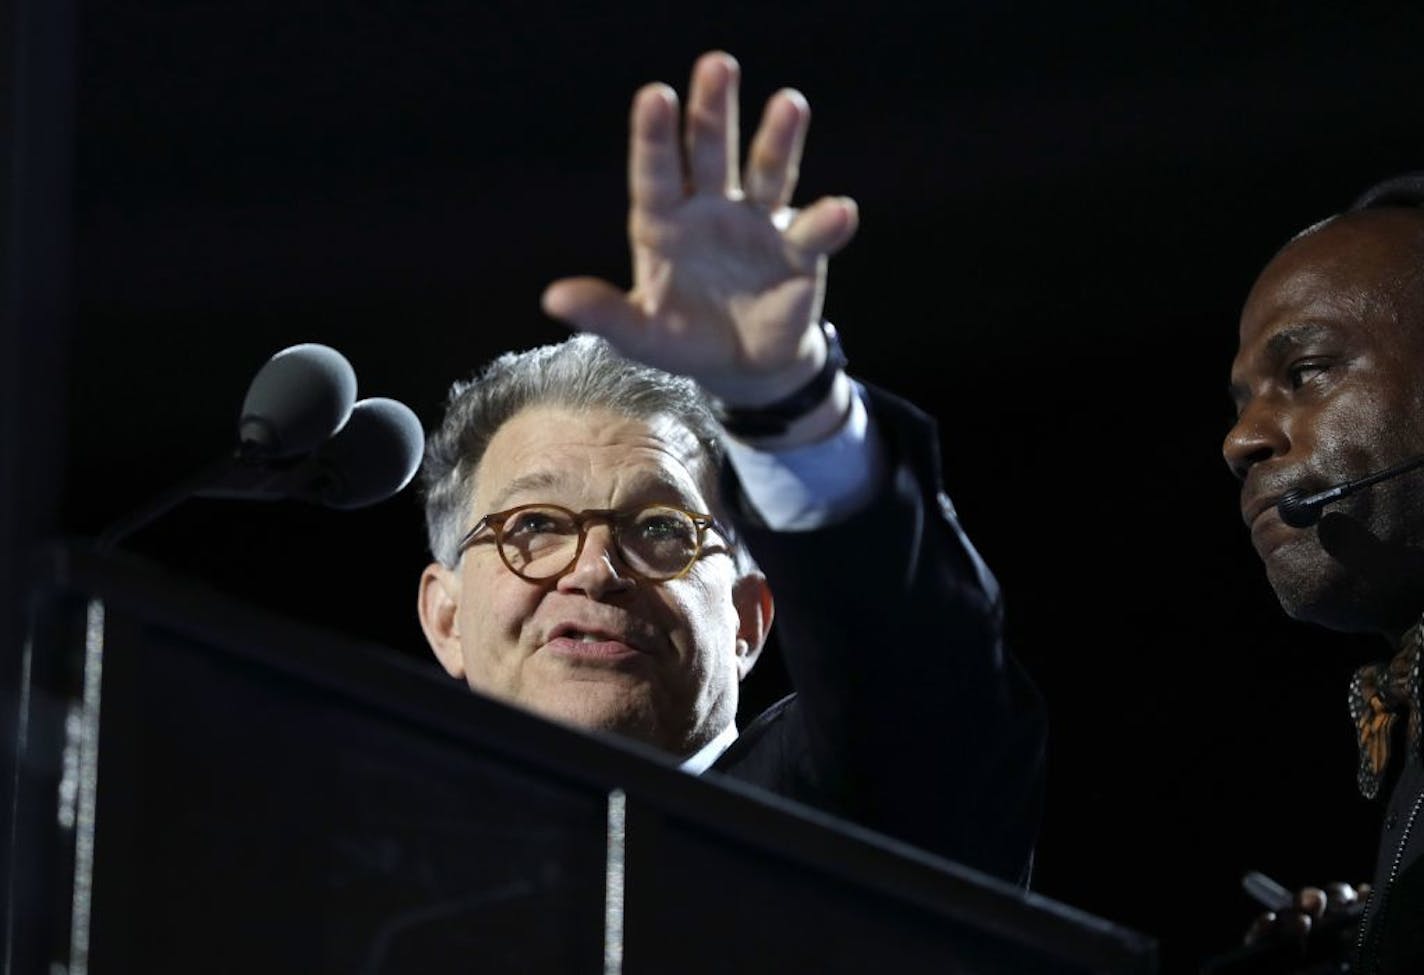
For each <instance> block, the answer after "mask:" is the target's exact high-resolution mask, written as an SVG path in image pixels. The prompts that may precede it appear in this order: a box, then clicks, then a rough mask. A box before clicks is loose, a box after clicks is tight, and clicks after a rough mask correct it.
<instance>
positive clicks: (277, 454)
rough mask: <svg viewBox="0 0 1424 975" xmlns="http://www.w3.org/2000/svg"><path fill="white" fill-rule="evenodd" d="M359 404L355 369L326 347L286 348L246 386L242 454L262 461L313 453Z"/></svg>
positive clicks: (240, 422) (240, 427) (240, 433)
mask: <svg viewBox="0 0 1424 975" xmlns="http://www.w3.org/2000/svg"><path fill="white" fill-rule="evenodd" d="M355 402H356V371H355V370H354V369H352V368H351V363H350V362H348V361H346V357H345V356H344V355H342V354H341V353H340V352H337V351H336V350H335V349H333V348H331V347H330V346H328V345H318V344H317V343H315V342H307V343H304V344H302V345H294V346H292V347H290V348H287V349H283V350H282V351H281V352H278V353H277V354H276V355H274V356H273V357H272V358H270V359H268V360H267V362H266V364H265V365H263V367H262V368H261V369H260V370H258V372H257V375H255V376H253V377H252V382H251V383H250V384H249V385H248V387H247V396H246V397H245V398H244V399H243V401H242V413H241V415H240V418H239V419H238V421H237V439H238V443H239V444H241V449H242V452H243V456H244V457H249V458H260V459H263V460H270V459H277V458H281V457H295V456H298V455H301V454H306V453H310V452H311V451H313V450H315V449H316V448H317V447H319V446H320V445H321V444H323V443H325V442H326V441H327V440H328V439H329V438H330V437H331V435H332V434H334V433H336V432H337V431H338V430H340V429H341V427H342V426H343V425H344V424H345V423H346V419H347V417H349V416H350V415H351V408H352V406H353V404H354V403H355Z"/></svg>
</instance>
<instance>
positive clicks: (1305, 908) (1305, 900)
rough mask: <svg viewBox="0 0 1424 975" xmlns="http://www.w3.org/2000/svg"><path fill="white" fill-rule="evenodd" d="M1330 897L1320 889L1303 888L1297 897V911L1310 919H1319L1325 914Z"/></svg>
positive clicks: (1297, 893)
mask: <svg viewBox="0 0 1424 975" xmlns="http://www.w3.org/2000/svg"><path fill="white" fill-rule="evenodd" d="M1328 900H1329V898H1328V897H1326V895H1325V891H1323V890H1321V889H1320V888H1319V887H1302V888H1301V889H1300V890H1299V891H1297V892H1296V895H1295V909H1296V910H1297V911H1299V912H1300V913H1302V914H1305V915H1308V916H1309V917H1313V918H1318V917H1320V916H1321V915H1323V914H1324V913H1325V906H1326V903H1327V901H1328Z"/></svg>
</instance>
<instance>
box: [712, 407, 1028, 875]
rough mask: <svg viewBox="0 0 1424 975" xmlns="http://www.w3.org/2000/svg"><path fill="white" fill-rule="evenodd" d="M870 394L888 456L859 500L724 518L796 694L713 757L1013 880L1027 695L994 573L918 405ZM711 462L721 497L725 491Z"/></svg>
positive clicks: (1024, 805)
mask: <svg viewBox="0 0 1424 975" xmlns="http://www.w3.org/2000/svg"><path fill="white" fill-rule="evenodd" d="M868 393H869V404H870V408H871V412H872V414H873V415H874V416H875V419H876V422H877V423H878V424H879V427H880V430H881V433H882V435H883V438H884V440H885V443H886V446H887V448H888V449H889V451H890V454H891V456H890V458H889V465H888V467H889V472H888V475H887V477H886V479H885V482H884V483H883V484H882V485H881V487H880V490H879V493H878V495H877V496H876V498H875V500H874V501H873V503H871V504H870V505H869V506H867V507H866V508H864V509H863V510H861V511H860V512H858V513H856V514H855V515H853V516H851V517H850V518H849V519H847V520H845V521H843V522H841V523H838V524H834V525H831V526H828V527H826V528H823V529H819V530H816V531H812V532H773V531H769V530H767V529H765V528H762V527H758V526H757V525H756V524H754V523H753V518H752V517H751V516H750V515H749V514H748V513H747V512H746V510H745V506H743V511H742V513H741V515H740V517H737V521H738V527H739V528H740V529H741V531H742V533H743V536H744V538H745V540H746V542H747V544H749V545H750V547H751V551H752V553H753V554H754V555H755V556H756V559H757V561H758V562H759V563H760V565H761V567H762V569H763V571H765V572H766V575H767V578H768V579H769V580H770V582H771V587H772V591H773V593H774V595H775V598H776V627H777V632H778V633H779V634H780V637H779V640H780V646H781V650H782V653H783V655H784V658H785V662H786V668H787V671H788V672H789V674H790V676H791V682H792V685H793V686H794V687H795V689H796V693H795V694H794V695H792V696H791V697H789V698H787V699H785V700H783V701H781V702H780V703H779V704H777V705H775V706H774V707H772V708H771V709H770V710H768V712H767V713H766V714H764V715H762V716H761V717H759V718H758V719H757V720H756V721H755V722H753V723H752V724H751V725H749V726H748V727H747V728H746V729H745V731H743V733H742V734H741V736H740V737H739V738H738V740H737V741H736V743H735V744H733V746H732V747H731V748H730V749H728V751H727V752H726V753H725V754H723V755H722V756H721V758H720V759H719V760H718V761H717V762H716V763H715V764H714V765H713V769H714V770H715V771H717V772H721V773H724V774H727V775H731V776H734V777H736V778H738V779H742V780H745V781H747V782H751V783H754V784H756V785H759V786H762V787H764V788H767V789H769V790H771V791H773V792H776V793H778V794H780V795H783V796H786V797H789V798H791V799H794V800H797V801H800V802H804V803H807V804H809V805H812V806H816V807H818V808H820V809H823V810H825V811H827V812H831V813H834V814H835V815H838V816H841V817H844V818H846V819H849V820H852V821H853V822H856V823H858V824H860V825H862V826H866V827H869V828H871V829H874V830H876V831H878V832H882V833H885V834H888V835H890V836H893V837H895V838H897V839H901V840H905V841H908V842H910V843H913V844H915V845H916V846H919V847H921V848H923V849H926V850H929V851H931V852H933V853H937V854H940V855H942V856H946V857H949V858H951V859H953V860H957V861H959V862H961V863H964V864H967V865H968V866H971V867H974V868H977V869H979V870H984V871H986V872H988V873H991V874H995V875H997V876H999V877H1001V878H1004V879H1006V880H1010V881H1017V882H1020V883H1026V882H1027V876H1028V869H1029V864H1030V861H1031V855H1032V851H1033V843H1034V838H1035V836H1036V834H1037V831H1038V822H1039V816H1040V812H1041V806H1042V788H1043V739H1044V723H1043V714H1042V707H1041V705H1040V702H1039V699H1038V696H1037V693H1036V692H1035V691H1034V689H1033V687H1032V685H1031V684H1030V683H1029V681H1028V679H1027V677H1026V676H1025V675H1024V674H1023V673H1022V672H1021V671H1020V669H1019V668H1018V666H1017V664H1015V662H1014V661H1013V660H1012V659H1011V658H1010V657H1009V656H1008V655H1007V654H1006V652H1005V650H1004V647H1003V643H1002V640H1001V630H1002V608H1001V605H1000V596H999V587H998V583H997V582H996V581H995V579H994V577H993V575H992V574H991V573H990V572H989V570H988V568H987V567H986V566H985V565H984V563H983V562H982V561H981V560H980V559H979V556H978V554H977V553H976V552H975V551H974V549H973V547H972V546H971V545H970V543H969V540H968V538H967V537H966V536H965V534H964V532H963V530H962V529H961V528H960V526H959V522H958V519H957V517H956V516H955V513H954V509H953V507H952V506H951V505H950V503H949V500H948V498H947V497H945V495H944V494H943V492H942V491H941V490H940V483H939V449H938V441H937V439H936V434H935V427H934V423H933V421H931V420H930V419H929V418H928V417H927V416H925V415H924V414H923V413H921V412H920V411H919V410H917V409H915V408H914V407H913V406H911V405H910V404H908V403H906V402H904V401H903V400H899V399H896V398H895V397H892V396H890V395H888V394H886V393H883V392H879V391H876V390H868ZM726 477H727V481H728V483H725V484H724V494H723V497H725V498H728V499H738V498H740V497H741V494H740V488H739V487H738V486H737V485H736V484H735V478H733V477H732V475H731V474H730V472H728V473H727V475H726ZM729 503H732V504H733V506H734V507H735V502H731V501H729Z"/></svg>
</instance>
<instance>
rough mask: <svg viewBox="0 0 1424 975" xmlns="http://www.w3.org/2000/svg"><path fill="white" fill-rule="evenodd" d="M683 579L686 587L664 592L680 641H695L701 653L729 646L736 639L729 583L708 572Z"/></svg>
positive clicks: (716, 650)
mask: <svg viewBox="0 0 1424 975" xmlns="http://www.w3.org/2000/svg"><path fill="white" fill-rule="evenodd" d="M684 581H686V582H687V585H686V586H682V587H679V589H678V590H676V591H675V592H669V593H668V594H667V597H668V598H667V603H668V609H669V611H670V612H672V613H673V614H674V615H675V616H676V617H677V620H678V627H677V628H678V629H679V630H682V631H683V637H682V638H683V640H684V641H692V642H695V643H696V644H697V645H698V646H699V648H700V649H701V650H702V651H703V652H713V653H715V652H719V651H721V650H723V649H729V648H731V647H732V645H733V643H734V641H735V640H736V638H737V614H736V612H735V610H734V609H733V607H732V598H731V583H730V582H729V581H728V580H726V579H724V578H722V577H721V576H720V575H713V574H711V573H709V574H708V577H701V578H688V579H687V580H684Z"/></svg>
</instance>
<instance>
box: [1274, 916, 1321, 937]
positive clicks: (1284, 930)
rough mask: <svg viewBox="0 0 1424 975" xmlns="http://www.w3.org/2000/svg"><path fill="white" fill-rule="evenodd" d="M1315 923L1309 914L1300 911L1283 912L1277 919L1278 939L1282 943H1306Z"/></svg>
mask: <svg viewBox="0 0 1424 975" xmlns="http://www.w3.org/2000/svg"><path fill="white" fill-rule="evenodd" d="M1314 926H1315V921H1314V919H1313V918H1311V916H1310V915H1309V914H1302V913H1300V911H1283V912H1281V914H1280V916H1279V917H1277V918H1276V929H1275V930H1276V938H1277V939H1279V940H1281V941H1294V942H1297V943H1304V941H1305V939H1306V937H1307V936H1308V935H1309V934H1310V929H1311V928H1312V927H1314Z"/></svg>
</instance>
